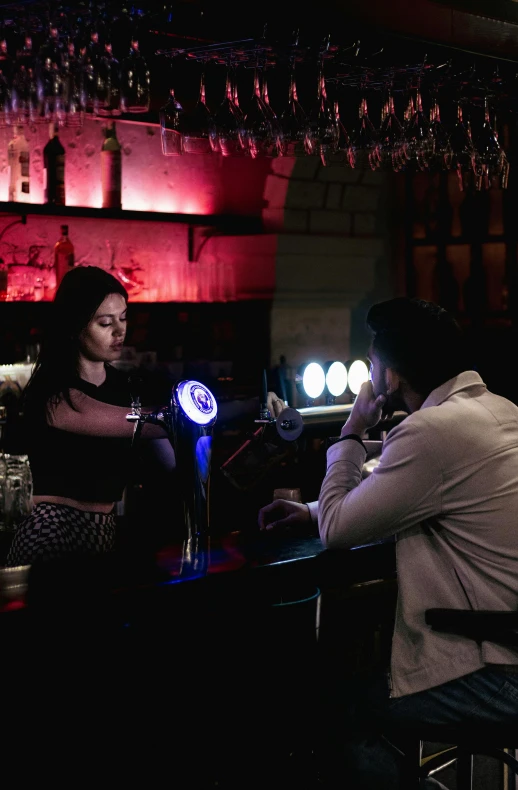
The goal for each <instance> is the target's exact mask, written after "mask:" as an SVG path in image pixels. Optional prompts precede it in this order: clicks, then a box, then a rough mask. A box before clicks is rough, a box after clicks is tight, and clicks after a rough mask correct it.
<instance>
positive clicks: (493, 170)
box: [472, 96, 509, 190]
mask: <svg viewBox="0 0 518 790" xmlns="http://www.w3.org/2000/svg"><path fill="white" fill-rule="evenodd" d="M472 161H473V170H474V173H475V188H476V189H477V190H481V189H489V187H490V186H491V185H492V182H493V181H494V180H497V179H498V180H499V181H500V185H501V186H502V187H503V188H504V189H505V188H506V187H507V181H508V178H509V162H508V160H507V157H506V155H505V152H504V151H503V149H502V147H501V145H500V143H499V142H498V134H497V132H496V120H495V128H493V126H492V125H491V119H490V117H489V107H488V102H487V96H486V97H485V98H484V122H483V124H482V128H481V130H480V133H479V134H478V136H477V141H476V146H475V150H474V155H473V160H472Z"/></svg>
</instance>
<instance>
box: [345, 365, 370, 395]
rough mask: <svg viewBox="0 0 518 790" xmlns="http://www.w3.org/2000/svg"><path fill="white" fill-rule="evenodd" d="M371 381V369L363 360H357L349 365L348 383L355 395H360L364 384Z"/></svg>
mask: <svg viewBox="0 0 518 790" xmlns="http://www.w3.org/2000/svg"><path fill="white" fill-rule="evenodd" d="M368 380H369V368H368V367H367V365H366V364H365V362H364V361H363V359H355V360H354V361H353V362H351V363H350V365H348V371H347V382H348V387H349V390H350V391H351V392H352V394H353V395H358V393H359V391H360V390H361V387H362V384H363V383H364V382H365V381H368Z"/></svg>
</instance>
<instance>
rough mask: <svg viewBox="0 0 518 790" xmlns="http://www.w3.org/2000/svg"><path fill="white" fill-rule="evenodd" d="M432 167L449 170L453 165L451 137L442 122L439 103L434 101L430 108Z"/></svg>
mask: <svg viewBox="0 0 518 790" xmlns="http://www.w3.org/2000/svg"><path fill="white" fill-rule="evenodd" d="M430 141H431V147H432V150H431V156H430V166H431V167H432V169H434V170H444V169H449V167H450V164H451V146H450V136H449V134H448V132H447V131H446V129H445V127H444V126H443V124H442V122H441V113H440V109H439V102H438V101H437V99H436V98H434V99H433V100H432V104H431V107H430Z"/></svg>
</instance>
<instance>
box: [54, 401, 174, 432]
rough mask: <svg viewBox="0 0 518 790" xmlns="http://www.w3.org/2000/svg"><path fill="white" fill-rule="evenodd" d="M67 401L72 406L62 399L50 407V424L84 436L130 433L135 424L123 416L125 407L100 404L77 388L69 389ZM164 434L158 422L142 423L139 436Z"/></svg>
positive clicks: (125, 410)
mask: <svg viewBox="0 0 518 790" xmlns="http://www.w3.org/2000/svg"><path fill="white" fill-rule="evenodd" d="M70 400H71V403H72V405H70V403H68V402H67V401H66V400H65V398H62V399H61V400H60V402H59V403H58V404H57V405H54V406H52V407H51V415H50V417H51V419H50V424H51V425H52V427H54V428H58V429H60V430H62V431H69V432H70V433H79V434H83V435H87V436H109V437H119V438H124V437H128V438H131V437H132V436H133V431H134V426H135V424H134V423H132V422H129V421H128V420H127V419H126V415H127V414H129V412H130V409H129V408H126V407H124V406H112V405H111V404H110V403H103V402H102V401H98V400H95V398H91V397H90V396H89V395H85V393H84V392H81V391H80V390H77V389H71V390H70ZM150 411H151V410H149V412H150ZM149 412H148V413H149ZM144 413H146V412H145V411H144ZM165 436H166V432H165V429H164V428H162V427H161V426H160V425H152V424H149V423H146V424H145V425H144V426H143V428H142V433H141V437H142V438H143V439H163V438H164V437H165Z"/></svg>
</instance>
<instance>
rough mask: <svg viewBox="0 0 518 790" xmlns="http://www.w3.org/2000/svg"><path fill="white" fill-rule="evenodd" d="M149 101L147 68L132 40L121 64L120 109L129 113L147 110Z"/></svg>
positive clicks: (135, 42)
mask: <svg viewBox="0 0 518 790" xmlns="http://www.w3.org/2000/svg"><path fill="white" fill-rule="evenodd" d="M149 103H150V75H149V69H148V67H147V63H146V61H145V60H144V58H143V57H142V55H141V54H140V51H139V44H138V41H137V40H133V41H132V42H131V48H130V52H129V55H128V57H127V58H124V60H123V61H122V66H121V110H122V112H129V113H143V112H148V110H149Z"/></svg>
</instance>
